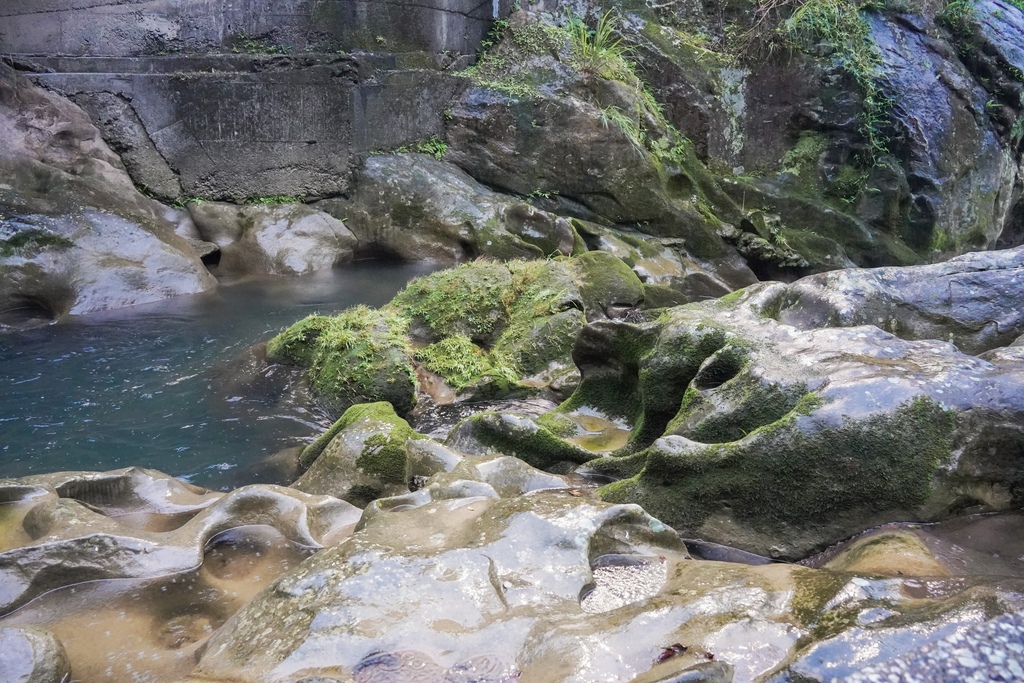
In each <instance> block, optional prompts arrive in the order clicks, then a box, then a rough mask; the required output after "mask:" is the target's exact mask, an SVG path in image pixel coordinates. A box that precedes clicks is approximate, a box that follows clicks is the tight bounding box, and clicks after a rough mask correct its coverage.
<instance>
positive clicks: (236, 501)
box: [0, 468, 358, 613]
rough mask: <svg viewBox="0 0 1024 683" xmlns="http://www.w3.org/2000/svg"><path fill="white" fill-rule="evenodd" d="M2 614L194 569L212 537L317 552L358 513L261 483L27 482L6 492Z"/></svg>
mask: <svg viewBox="0 0 1024 683" xmlns="http://www.w3.org/2000/svg"><path fill="white" fill-rule="evenodd" d="M0 486H2V489H3V491H4V492H5V498H7V499H8V502H7V503H5V506H4V520H3V533H2V536H0V539H2V540H3V546H2V548H3V551H2V552H0V577H2V579H3V583H2V585H3V591H2V593H0V599H2V602H0V611H2V612H4V613H6V612H9V611H11V610H13V609H16V608H18V607H21V606H23V605H25V604H26V603H28V602H29V601H31V600H32V599H34V598H36V597H38V596H40V595H42V594H44V593H46V592H48V591H53V590H55V589H60V588H63V587H66V586H72V585H75V584H80V583H82V582H86V581H99V580H109V579H148V578H153V577H158V576H163V575H166V574H169V573H174V572H184V571H189V570H192V569H194V568H196V567H198V566H199V565H201V564H202V562H203V555H204V551H205V549H206V546H207V543H208V542H209V541H210V539H212V538H214V537H215V536H217V535H218V534H220V533H222V532H224V531H227V530H229V529H232V528H235V527H240V526H247V525H264V526H269V527H271V528H273V529H276V530H277V531H278V532H279V534H280V535H281V536H282V537H284V538H286V539H289V540H291V541H292V542H295V543H297V544H300V545H303V546H306V547H312V548H317V547H321V546H323V545H324V544H325V543H328V542H333V541H334V540H336V539H337V537H338V535H339V534H341V535H343V534H344V533H345V532H346V531H347V530H348V529H350V528H351V526H352V525H353V524H355V522H356V519H357V518H358V510H357V509H356V508H354V507H353V506H351V505H349V504H348V503H345V502H343V501H340V500H338V499H336V498H328V497H323V496H311V495H308V494H304V493H301V492H298V491H296V490H294V489H287V488H283V487H276V486H264V485H255V486H248V487H243V488H240V489H236V490H234V491H232V492H230V493H228V494H218V493H212V492H209V491H205V490H204V489H197V488H196V487H191V486H189V485H186V484H183V483H181V482H179V481H177V480H176V479H173V478H171V477H169V476H167V475H164V474H160V473H157V472H152V471H149V470H142V469H138V468H131V469H128V470H120V471H115V472H113V473H106V474H96V473H66V474H61V475H43V476H39V477H27V478H25V479H22V480H18V482H16V483H15V482H11V480H5V481H4V482H3V484H2V485H0Z"/></svg>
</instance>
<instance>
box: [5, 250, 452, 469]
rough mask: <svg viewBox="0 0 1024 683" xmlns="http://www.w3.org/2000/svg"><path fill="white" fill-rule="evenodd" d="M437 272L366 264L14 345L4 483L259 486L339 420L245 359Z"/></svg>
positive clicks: (93, 321) (126, 312)
mask: <svg viewBox="0 0 1024 683" xmlns="http://www.w3.org/2000/svg"><path fill="white" fill-rule="evenodd" d="M432 269H433V268H431V267H430V266H424V265H396V264H383V263H374V262H362V263H357V264H354V265H351V266H348V267H346V268H341V269H335V270H332V271H325V272H321V273H316V274H314V275H310V276H303V277H298V278H275V279H272V280H259V281H249V282H241V283H237V284H222V286H221V287H219V288H218V289H217V290H215V291H213V292H208V293H205V294H201V295H196V296H186V297H178V298H175V299H171V300H168V301H163V302H160V303H157V304H149V305H145V306H137V307H134V308H129V309H122V310H118V311H111V312H106V313H100V314H94V315H90V316H83V317H80V318H76V319H72V320H68V321H64V322H61V323H59V324H56V325H51V326H48V327H44V328H40V329H36V330H31V331H27V332H21V333H15V334H6V335H0V477H19V476H25V475H28V474H37V473H43V472H54V471H60V470H109V469H115V468H119V467H127V466H129V465H140V466H143V467H150V468H154V469H158V470H161V471H164V472H167V473H169V474H172V475H174V476H178V477H181V478H183V479H186V480H188V481H191V482H193V483H196V484H199V485H201V486H207V487H210V488H220V489H227V488H231V487H234V486H237V485H241V484H244V483H249V482H251V481H252V480H253V477H254V476H255V475H254V474H253V473H254V471H255V468H256V466H257V465H258V463H259V462H260V461H261V460H263V459H264V458H266V457H267V456H270V455H273V454H274V453H277V452H278V451H280V450H282V449H284V448H288V447H290V446H297V445H300V444H302V443H306V442H308V441H309V440H310V439H311V438H312V437H313V436H314V435H315V434H317V433H319V432H320V431H322V430H323V429H325V428H326V427H328V426H329V425H330V423H331V417H330V416H329V415H327V414H325V413H324V412H323V411H321V410H319V409H318V408H317V406H316V404H315V403H314V402H312V401H309V400H306V398H305V397H304V396H303V395H302V394H301V392H298V393H296V392H282V389H281V386H282V384H283V383H282V381H281V380H280V377H273V376H267V373H266V372H264V373H256V374H255V375H253V374H252V373H249V372H247V370H251V369H252V367H253V364H251V363H250V364H248V366H247V364H246V363H244V362H240V361H238V360H237V359H239V358H244V357H245V356H246V355H247V350H248V349H249V347H250V346H252V345H253V344H257V343H259V342H262V341H266V340H267V339H269V338H270V337H271V336H273V335H274V334H276V333H277V332H278V331H279V330H281V329H282V328H283V327H285V326H287V325H289V324H291V323H292V322H294V321H296V320H298V319H300V318H302V317H305V316H306V315H309V314H311V313H315V312H318V313H324V314H328V313H334V312H337V311H340V310H342V309H344V308H347V307H349V306H353V305H356V304H360V303H364V304H367V305H370V306H379V305H382V304H384V303H386V302H387V301H389V300H390V299H391V297H392V296H394V294H395V293H396V292H397V291H398V290H399V289H401V288H402V287H403V286H404V285H405V283H406V282H407V281H408V280H409V279H411V278H413V277H416V276H418V275H424V274H426V273H428V272H430V271H431V270H432ZM282 373H283V371H281V370H279V371H277V375H280V374H282ZM270 374H271V375H273V374H274V373H270Z"/></svg>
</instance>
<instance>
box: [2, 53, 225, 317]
mask: <svg viewBox="0 0 1024 683" xmlns="http://www.w3.org/2000/svg"><path fill="white" fill-rule="evenodd" d="M0 137H2V138H3V140H4V143H5V144H4V146H3V149H2V150H0V302H2V303H0V310H3V311H4V313H3V319H2V320H0V327H6V326H8V325H11V326H16V327H18V326H24V325H26V324H34V323H38V322H40V321H49V320H53V319H55V318H57V317H59V316H62V315H65V314H82V313H88V312H91V311H97V310H103V309H108V308H120V307H124V306H133V305H136V304H141V303H147V302H151V301H156V300H159V299H164V298H167V297H172V296H178V295H181V294H193V293H197V292H201V291H204V290H207V289H210V288H211V287H214V286H215V285H216V282H215V280H214V279H213V277H212V276H211V275H210V274H209V273H208V272H207V270H206V268H205V267H204V266H203V264H202V263H201V262H200V259H199V255H198V254H197V252H196V250H195V248H194V246H193V244H192V243H191V242H190V241H189V240H188V239H187V238H185V237H182V236H181V235H179V234H177V232H176V228H178V225H179V224H181V223H182V222H183V221H184V220H185V219H184V217H183V216H182V215H181V213H180V212H178V211H175V210H174V209H170V208H169V207H166V206H164V205H162V204H160V203H158V202H156V201H154V200H152V199H149V198H148V197H144V196H143V195H141V194H140V193H139V192H138V191H137V190H136V189H135V187H134V186H133V185H132V183H131V180H130V179H129V177H128V174H127V173H126V172H125V170H124V166H123V165H122V164H121V162H120V160H119V159H118V157H117V156H116V155H115V154H114V153H113V152H112V151H111V150H110V148H108V147H107V145H106V144H105V143H104V142H103V140H102V138H101V137H100V134H99V131H97V130H96V128H95V127H94V126H93V125H92V124H91V123H90V122H89V118H88V116H86V114H85V113H84V112H83V111H82V110H81V109H79V108H78V107H77V106H75V105H74V104H72V103H71V102H69V101H67V100H65V99H63V98H61V97H59V96H57V95H54V94H52V93H49V92H46V91H44V90H42V89H41V88H38V87H36V86H34V85H32V84H31V83H29V81H27V80H26V79H24V78H23V77H21V76H18V75H17V74H16V73H15V72H14V71H12V70H11V69H10V68H8V67H7V66H5V65H0Z"/></svg>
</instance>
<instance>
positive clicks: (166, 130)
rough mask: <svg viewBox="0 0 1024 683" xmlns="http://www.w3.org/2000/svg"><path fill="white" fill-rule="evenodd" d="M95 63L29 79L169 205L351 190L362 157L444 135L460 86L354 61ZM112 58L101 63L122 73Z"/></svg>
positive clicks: (431, 73)
mask: <svg viewBox="0 0 1024 683" xmlns="http://www.w3.org/2000/svg"><path fill="white" fill-rule="evenodd" d="M89 61H92V60H83V59H80V60H70V61H69V60H64V67H65V69H68V70H66V71H54V72H50V73H39V74H34V75H31V76H30V77H31V78H32V80H34V81H35V82H36V83H38V84H40V85H43V86H46V87H49V88H51V89H53V90H57V91H59V92H61V93H63V94H65V95H67V96H69V97H70V98H71V99H73V100H74V101H75V102H76V103H77V104H79V105H80V106H82V108H83V109H85V110H86V112H88V113H89V114H90V117H91V118H92V119H93V122H94V123H96V125H97V126H98V127H99V128H100V130H101V132H102V133H103V135H104V138H105V139H106V140H107V141H108V143H109V144H110V145H111V146H112V147H113V148H114V149H115V150H116V151H117V152H119V153H120V154H121V156H122V158H123V160H124V162H125V165H126V167H127V168H128V170H129V173H130V174H131V175H132V178H133V179H134V180H135V182H136V184H138V185H140V186H145V187H146V189H148V190H149V191H150V192H152V193H153V194H154V195H156V196H157V197H159V198H161V199H170V200H173V199H175V198H177V197H179V196H193V197H207V198H246V197H256V196H267V195H291V196H310V195H311V196H328V195H334V194H339V193H344V192H345V191H346V190H347V183H348V170H349V168H350V166H351V164H352V161H353V159H354V158H357V157H360V156H363V155H365V154H367V153H369V152H372V151H375V150H389V149H394V148H396V147H399V146H401V145H404V144H408V143H410V142H414V141H417V140H423V139H424V138H428V137H430V136H431V135H433V134H438V133H440V132H441V131H442V130H443V125H444V124H443V120H442V112H443V110H444V108H445V106H446V105H447V103H448V101H449V100H450V99H451V97H452V96H453V95H454V93H455V91H456V89H457V88H459V87H460V86H461V79H459V78H457V77H455V76H453V75H451V74H450V73H448V72H445V71H438V70H429V69H379V70H375V71H371V73H370V76H369V77H368V78H363V77H360V65H359V63H358V62H357V61H356V60H355V58H353V57H346V56H324V57H320V58H318V59H314V58H312V57H307V59H306V60H305V61H311V62H312V63H311V64H305V65H303V64H294V63H288V64H286V65H278V68H276V69H273V68H266V67H267V65H266V64H264V65H263V66H264V68H266V70H263V71H259V72H255V73H254V72H252V71H241V70H238V71H231V70H228V69H227V68H220V69H218V68H213V69H212V71H173V72H169V73H167V72H166V69H164V70H161V69H158V68H156V67H157V66H158V65H154V64H153V63H150V62H153V61H157V62H158V61H160V60H158V59H150V60H132V62H131V65H133V66H136V67H140V70H141V71H142V72H141V73H131V72H124V71H122V72H95V73H89V72H88V71H87V70H86V67H88V66H90V65H89V64H88V63H83V62H89ZM112 61H113V60H101V63H100V64H99V65H93V66H101V67H103V68H110V67H112V66H117V64H116V63H112ZM249 61H250V60H248V59H247V58H231V57H228V58H224V59H223V60H221V61H220V62H218V61H217V60H215V59H213V58H207V59H206V60H205V61H203V62H202V64H203V65H204V66H205V65H207V64H211V63H213V64H214V65H215V67H216V66H221V67H229V66H230V67H236V68H238V67H240V66H242V65H243V64H245V63H246V62H249ZM72 62H77V63H72ZM126 65H127V64H126ZM193 66H194V65H193ZM250 68H251V64H250ZM362 70H364V71H365V70H367V67H365V66H363V67H362ZM161 71H165V72H164V73H161Z"/></svg>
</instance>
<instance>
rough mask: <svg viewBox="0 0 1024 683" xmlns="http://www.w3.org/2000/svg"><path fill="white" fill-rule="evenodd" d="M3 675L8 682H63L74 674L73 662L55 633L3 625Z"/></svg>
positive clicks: (0, 632) (0, 666)
mask: <svg viewBox="0 0 1024 683" xmlns="http://www.w3.org/2000/svg"><path fill="white" fill-rule="evenodd" d="M0 677H2V678H3V680H5V681H7V682H8V683H63V682H64V681H67V680H70V678H71V666H70V664H69V663H68V655H67V653H66V652H65V651H64V646H63V645H61V644H60V641H58V640H57V639H56V638H54V637H53V634H52V633H49V632H47V631H44V630H42V629H39V628H32V627H27V628H18V627H8V628H0Z"/></svg>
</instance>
